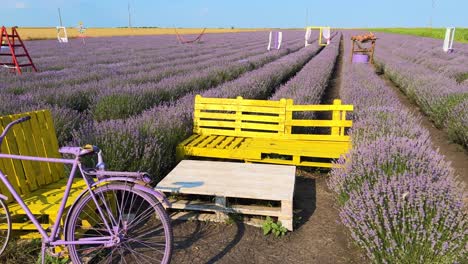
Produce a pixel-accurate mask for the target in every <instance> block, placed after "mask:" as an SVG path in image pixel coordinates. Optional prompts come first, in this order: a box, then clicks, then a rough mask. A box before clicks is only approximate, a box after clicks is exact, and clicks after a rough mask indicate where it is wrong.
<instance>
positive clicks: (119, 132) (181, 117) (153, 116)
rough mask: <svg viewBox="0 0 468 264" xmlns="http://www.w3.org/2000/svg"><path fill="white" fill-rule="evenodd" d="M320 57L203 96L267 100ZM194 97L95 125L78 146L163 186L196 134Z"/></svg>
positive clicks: (310, 51)
mask: <svg viewBox="0 0 468 264" xmlns="http://www.w3.org/2000/svg"><path fill="white" fill-rule="evenodd" d="M319 51H320V48H319V46H318V45H311V46H309V47H306V48H302V49H301V50H299V51H297V52H294V53H290V54H289V55H286V56H284V57H282V58H280V59H278V60H275V61H273V62H271V63H268V64H266V65H264V66H263V67H261V68H258V69H256V70H253V71H250V72H247V73H245V74H243V75H242V76H241V77H239V78H237V79H235V80H232V81H230V82H226V83H224V84H222V85H219V86H217V87H214V88H211V89H208V90H206V91H204V92H202V93H201V95H202V96H206V97H227V98H235V97H237V96H243V97H244V98H251V99H267V98H268V97H270V95H271V94H272V93H273V92H274V91H275V89H276V88H277V87H279V86H280V84H281V83H283V82H285V81H287V80H288V79H290V78H291V77H292V76H293V75H294V74H295V73H296V72H298V71H299V70H300V69H301V68H302V67H303V66H304V65H305V64H306V63H307V62H308V61H309V60H310V59H311V58H312V57H314V56H315V54H317V53H318V52H319ZM194 96H195V92H192V93H189V94H187V95H185V96H184V97H182V98H180V99H178V100H177V101H175V102H173V103H171V104H168V105H161V106H157V107H154V108H152V109H150V110H147V111H145V112H143V113H142V114H141V115H139V116H136V117H131V118H128V119H125V120H108V121H103V122H93V123H90V124H89V126H88V127H84V128H82V129H81V130H80V131H79V132H78V133H77V134H76V135H75V141H76V143H77V144H83V143H85V142H86V143H93V144H97V145H99V146H101V147H102V148H103V149H104V151H105V153H106V162H107V163H108V164H109V167H111V168H113V169H116V170H124V169H127V170H145V171H149V172H151V174H152V175H154V177H155V179H158V180H159V179H161V177H162V175H164V174H165V173H166V172H167V171H168V170H170V169H172V167H173V166H174V164H175V149H176V146H177V144H179V143H180V142H181V141H182V140H184V139H185V138H186V137H188V136H189V135H190V133H191V130H192V123H193V119H192V113H193V102H194Z"/></svg>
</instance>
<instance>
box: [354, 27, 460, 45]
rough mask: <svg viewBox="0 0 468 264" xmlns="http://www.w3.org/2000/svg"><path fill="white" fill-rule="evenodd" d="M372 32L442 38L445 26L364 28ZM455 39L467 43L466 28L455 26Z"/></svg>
mask: <svg viewBox="0 0 468 264" xmlns="http://www.w3.org/2000/svg"><path fill="white" fill-rule="evenodd" d="M363 30H368V31H372V32H386V33H395V34H403V35H414V36H420V37H428V38H436V39H444V38H445V30H446V29H445V28H366V29H363ZM454 40H455V41H457V42H461V43H468V28H456V29H455V38H454Z"/></svg>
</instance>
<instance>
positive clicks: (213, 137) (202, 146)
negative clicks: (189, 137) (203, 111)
mask: <svg viewBox="0 0 468 264" xmlns="http://www.w3.org/2000/svg"><path fill="white" fill-rule="evenodd" d="M216 137H217V136H209V137H207V138H205V139H204V140H203V141H202V142H200V143H198V144H197V145H196V147H198V148H204V147H205V146H206V145H208V144H210V143H211V142H212V141H213V140H214V139H215V138H216Z"/></svg>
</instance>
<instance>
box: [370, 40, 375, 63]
mask: <svg viewBox="0 0 468 264" xmlns="http://www.w3.org/2000/svg"><path fill="white" fill-rule="evenodd" d="M374 49H375V40H372V47H371V57H370V62H371V64H374Z"/></svg>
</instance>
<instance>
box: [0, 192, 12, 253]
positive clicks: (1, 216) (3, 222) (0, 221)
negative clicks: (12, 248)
mask: <svg viewBox="0 0 468 264" xmlns="http://www.w3.org/2000/svg"><path fill="white" fill-rule="evenodd" d="M10 235H11V216H10V212H9V211H8V207H7V205H6V203H5V201H3V200H2V199H0V255H1V254H2V253H3V251H5V248H6V246H7V245H8V241H10Z"/></svg>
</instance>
